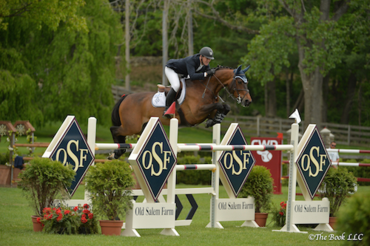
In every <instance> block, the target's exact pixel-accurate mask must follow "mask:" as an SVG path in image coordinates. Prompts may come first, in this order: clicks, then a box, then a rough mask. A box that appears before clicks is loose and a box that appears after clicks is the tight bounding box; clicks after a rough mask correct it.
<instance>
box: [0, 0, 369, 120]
mask: <svg viewBox="0 0 370 246" xmlns="http://www.w3.org/2000/svg"><path fill="white" fill-rule="evenodd" d="M164 2H165V1H164V0H149V1H143V0H131V1H130V4H131V7H130V35H131V41H130V53H131V56H161V55H162V11H163V6H164ZM124 3H125V1H124V0H115V1H113V0H110V1H107V0H89V1H83V0H71V1H64V0H52V1H36V0H31V1H23V0H20V1H7V0H5V1H2V3H1V4H0V98H1V100H0V119H3V120H11V121H15V120H19V119H28V120H30V121H31V122H32V124H33V125H35V126H37V125H42V124H44V123H47V122H53V121H58V120H63V119H64V118H65V116H66V115H67V114H73V115H76V116H77V118H81V119H82V118H83V119H86V118H87V117H89V116H95V117H97V118H98V119H99V124H103V125H108V124H109V123H110V111H111V108H112V105H113V99H112V95H111V92H110V90H111V89H110V85H111V84H116V83H117V81H116V80H117V79H119V78H118V76H117V75H116V67H115V65H116V64H115V62H116V61H117V56H123V52H122V51H123V47H124V36H123V30H124V27H125V26H124V19H125V18H124V17H125V16H124V13H125V11H124ZM168 3H169V13H168V30H169V33H168V40H169V50H168V51H169V58H180V57H184V56H187V55H188V37H187V35H188V29H187V26H188V17H189V16H192V23H193V41H194V45H193V47H194V52H198V51H199V50H200V48H201V47H203V46H210V47H212V48H213V50H214V52H215V57H216V59H215V60H214V61H212V62H211V66H213V67H215V66H216V65H218V64H221V65H223V66H229V67H237V66H238V65H240V64H243V65H249V64H250V65H252V68H251V69H250V70H249V71H248V73H247V77H248V79H249V82H250V86H249V89H250V91H251V93H252V97H253V105H252V106H251V107H250V108H248V109H245V108H240V107H236V106H234V107H233V111H232V113H235V114H243V115H258V114H261V115H265V116H270V117H282V118H286V117H288V116H289V115H290V113H292V111H294V110H295V109H296V108H298V109H299V111H300V113H301V116H302V119H305V117H308V118H307V119H308V120H307V122H308V123H317V122H316V121H317V120H319V121H320V120H322V121H323V122H332V123H343V124H353V125H367V126H369V125H370V112H369V110H367V109H368V108H369V106H370V99H369V97H368V96H369V95H368V94H369V93H370V83H369V77H368V74H370V73H369V69H370V66H369V61H370V48H369V45H368V44H369V37H370V30H369V26H370V25H369V24H370V23H369V22H370V21H369V20H370V18H369V13H370V11H369V9H370V6H369V4H368V1H365V0H351V1H328V0H315V1H297V0H289V1H278V0H274V1H269V2H268V3H266V2H265V1H261V0H247V1H241V0H226V1H212V0H193V1H191V4H190V5H189V2H188V1H183V0H174V1H168ZM283 3H285V4H283ZM322 6H327V7H328V8H327V9H325V8H323V7H322ZM190 10H191V11H190ZM121 60H124V59H121ZM124 65H125V64H120V66H121V67H123V66H124ZM118 67H119V66H118ZM140 69H141V70H142V71H144V70H145V71H146V70H148V71H152V70H151V68H150V67H142V68H140ZM140 69H139V70H137V69H136V70H135V71H136V72H137V73H140ZM155 70H158V74H159V75H160V74H161V71H160V68H158V67H155ZM153 78H158V76H153ZM153 80H154V79H153ZM155 80H156V81H151V83H153V84H157V83H160V81H158V79H155ZM135 82H136V81H135ZM144 89H145V88H144ZM307 98H308V99H309V100H308V99H307ZM320 101H321V102H320ZM316 104H318V105H319V106H318V105H316ZM312 112H314V114H313V113H312Z"/></svg>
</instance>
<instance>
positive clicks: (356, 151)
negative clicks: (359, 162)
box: [326, 149, 370, 154]
mask: <svg viewBox="0 0 370 246" xmlns="http://www.w3.org/2000/svg"><path fill="white" fill-rule="evenodd" d="M326 150H327V151H328V152H338V153H348V154H370V150H358V149H326Z"/></svg>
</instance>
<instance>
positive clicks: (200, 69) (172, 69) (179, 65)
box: [163, 47, 215, 118]
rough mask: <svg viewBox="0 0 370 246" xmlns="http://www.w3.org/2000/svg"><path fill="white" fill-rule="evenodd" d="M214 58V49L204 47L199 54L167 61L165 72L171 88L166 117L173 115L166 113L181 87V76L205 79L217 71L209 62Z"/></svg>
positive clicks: (167, 98)
mask: <svg viewBox="0 0 370 246" xmlns="http://www.w3.org/2000/svg"><path fill="white" fill-rule="evenodd" d="M213 59H214V57H213V51H212V49H211V48H209V47H203V48H202V49H201V50H200V51H199V54H195V55H193V56H188V57H186V58H182V59H171V60H169V61H168V62H167V64H166V67H165V68H164V72H165V74H166V76H167V78H168V81H169V82H170V84H171V90H170V91H169V93H168V94H167V97H166V108H165V110H164V115H163V116H164V117H166V118H170V117H171V116H170V115H169V114H165V113H166V111H167V109H168V108H169V107H170V106H171V104H172V103H173V102H174V101H175V99H176V94H177V92H178V90H179V89H180V80H179V76H180V77H181V78H187V77H188V76H189V77H190V79H191V80H203V79H205V78H206V77H209V76H212V75H213V74H214V73H215V69H214V68H212V69H210V67H209V63H210V61H211V60H213Z"/></svg>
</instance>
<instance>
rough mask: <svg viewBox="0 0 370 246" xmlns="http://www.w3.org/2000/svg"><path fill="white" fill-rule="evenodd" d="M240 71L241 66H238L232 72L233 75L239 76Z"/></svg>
mask: <svg viewBox="0 0 370 246" xmlns="http://www.w3.org/2000/svg"><path fill="white" fill-rule="evenodd" d="M240 69H242V65H240V66H239V67H238V68H237V69H235V70H234V74H239V72H240Z"/></svg>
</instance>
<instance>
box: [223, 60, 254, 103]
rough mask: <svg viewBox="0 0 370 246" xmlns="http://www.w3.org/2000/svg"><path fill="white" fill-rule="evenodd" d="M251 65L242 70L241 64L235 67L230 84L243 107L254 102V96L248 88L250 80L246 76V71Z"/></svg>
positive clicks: (231, 89) (232, 91)
mask: <svg viewBox="0 0 370 246" xmlns="http://www.w3.org/2000/svg"><path fill="white" fill-rule="evenodd" d="M250 67H251V66H250V65H249V66H248V67H247V68H245V69H243V70H242V66H241V65H240V66H239V67H238V68H237V69H234V76H233V79H232V82H231V83H230V84H229V86H228V87H229V90H230V93H232V94H233V96H234V97H235V98H236V101H237V102H238V103H240V104H241V105H242V106H243V107H246V106H249V105H250V104H251V103H252V97H251V95H250V94H249V90H248V80H247V77H245V73H246V72H247V71H248V69H249V68H250Z"/></svg>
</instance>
